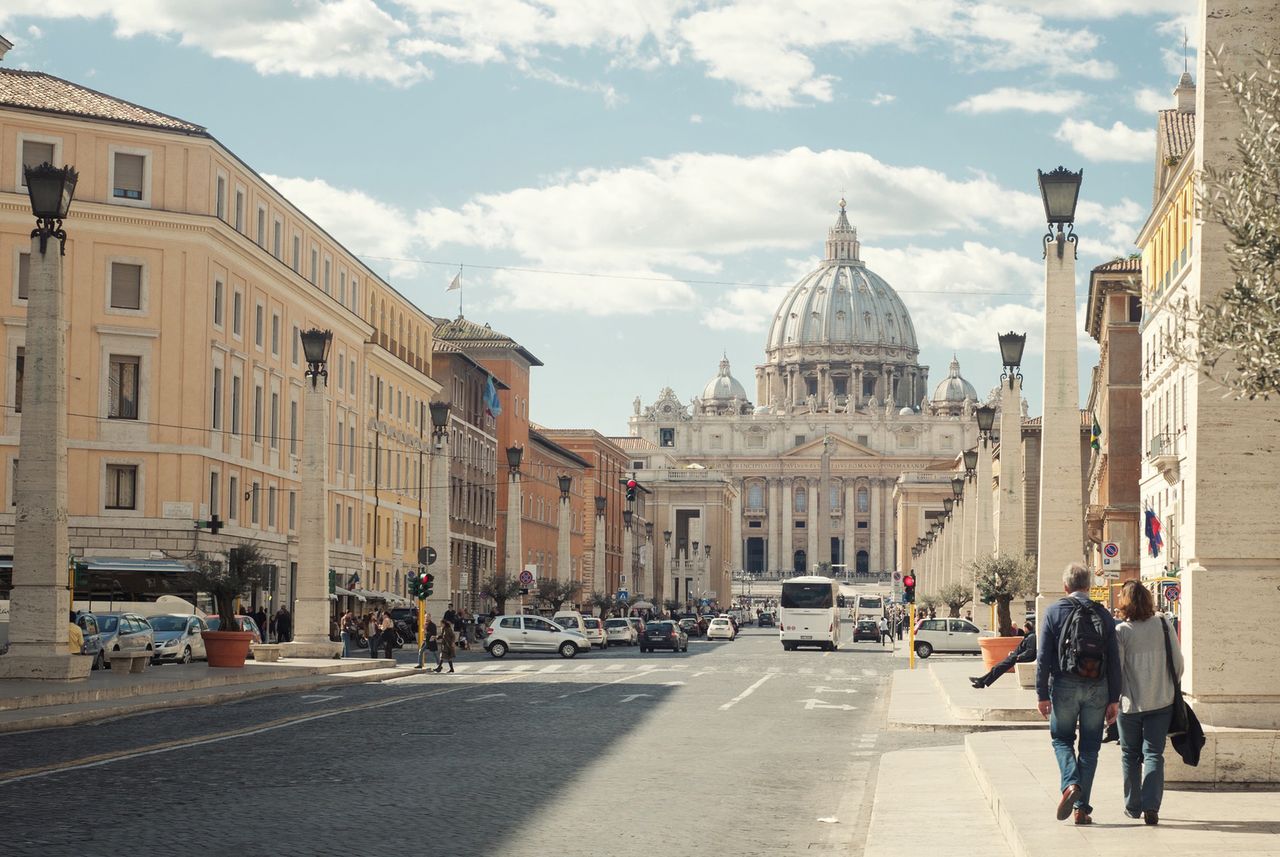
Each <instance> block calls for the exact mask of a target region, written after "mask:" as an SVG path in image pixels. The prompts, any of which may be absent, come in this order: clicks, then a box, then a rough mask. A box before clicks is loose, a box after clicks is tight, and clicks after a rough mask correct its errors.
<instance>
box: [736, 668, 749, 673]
mask: <svg viewBox="0 0 1280 857" xmlns="http://www.w3.org/2000/svg"><path fill="white" fill-rule="evenodd" d="M733 671H734V672H736V673H744V672H746V671H747V668H746V667H734V668H733Z"/></svg>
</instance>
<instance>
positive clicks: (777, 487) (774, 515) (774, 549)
mask: <svg viewBox="0 0 1280 857" xmlns="http://www.w3.org/2000/svg"><path fill="white" fill-rule="evenodd" d="M781 483H782V480H780V479H779V478H778V477H776V476H771V477H769V554H768V556H769V560H768V562H769V564H768V566H766V569H767V570H768V572H769V573H770V574H776V573H777V572H778V570H779V569H781V568H782V563H781V561H780V560H779V557H780V556H781V554H782V521H783V514H782V496H781V495H782V487H781Z"/></svg>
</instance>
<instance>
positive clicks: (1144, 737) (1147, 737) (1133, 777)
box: [1116, 580, 1182, 825]
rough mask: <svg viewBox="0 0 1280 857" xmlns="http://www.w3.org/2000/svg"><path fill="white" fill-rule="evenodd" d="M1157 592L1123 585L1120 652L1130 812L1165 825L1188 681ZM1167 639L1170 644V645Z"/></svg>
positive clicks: (1130, 583) (1126, 806)
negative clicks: (1176, 730)
mask: <svg viewBox="0 0 1280 857" xmlns="http://www.w3.org/2000/svg"><path fill="white" fill-rule="evenodd" d="M1155 609H1156V608H1155V600H1154V599H1153V598H1152V597H1151V592H1150V591H1149V590H1148V589H1147V588H1146V587H1145V586H1143V585H1142V584H1141V583H1139V582H1138V581H1136V580H1129V581H1126V582H1125V584H1124V585H1123V586H1121V587H1120V597H1119V599H1117V603H1116V611H1117V612H1118V613H1119V614H1120V618H1121V619H1122V620H1123V621H1122V622H1120V624H1119V625H1117V626H1116V639H1117V641H1118V644H1119V649H1120V724H1119V725H1120V754H1121V758H1122V760H1123V761H1122V764H1123V766H1124V814H1125V815H1127V816H1129V817H1130V818H1141V819H1143V820H1144V821H1145V822H1146V823H1147V824H1152V825H1154V824H1159V823H1160V801H1161V799H1162V798H1163V797H1164V746H1165V739H1166V738H1167V737H1168V734H1169V722H1170V720H1171V718H1172V717H1173V697H1174V683H1173V682H1174V679H1173V676H1175V675H1176V676H1177V678H1178V680H1179V681H1181V680H1182V650H1181V649H1180V648H1179V647H1178V646H1177V645H1176V640H1177V634H1176V633H1174V632H1173V629H1172V628H1170V627H1169V623H1168V621H1167V620H1166V619H1165V617H1164V616H1163V615H1161V614H1159V613H1157V612H1155ZM1166 641H1168V645H1167V646H1166Z"/></svg>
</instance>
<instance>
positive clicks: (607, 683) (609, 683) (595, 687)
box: [559, 673, 639, 699]
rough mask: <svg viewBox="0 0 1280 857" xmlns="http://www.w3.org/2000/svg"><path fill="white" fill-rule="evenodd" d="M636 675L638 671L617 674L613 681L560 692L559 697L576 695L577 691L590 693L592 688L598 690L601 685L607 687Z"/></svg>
mask: <svg viewBox="0 0 1280 857" xmlns="http://www.w3.org/2000/svg"><path fill="white" fill-rule="evenodd" d="M637 675H639V673H635V674H632V675H622V676H618V677H617V678H615V679H614V680H613V681H606V682H604V683H603V684H593V685H591V687H584V688H583V689H582V690H575V691H572V692H571V693H562V694H560V696H559V698H560V699H564V698H565V697H569V696H576V695H577V694H579V693H590V692H591V691H593V690H599V689H600V688H602V687H608V686H609V685H611V684H617V683H618V682H620V681H626V680H627V679H629V678H635V677H636V676H637Z"/></svg>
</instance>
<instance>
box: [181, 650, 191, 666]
mask: <svg viewBox="0 0 1280 857" xmlns="http://www.w3.org/2000/svg"><path fill="white" fill-rule="evenodd" d="M178 663H180V664H189V663H191V647H190V646H187V647H186V648H185V649H183V650H182V658H181V659H180V660H179V661H178Z"/></svg>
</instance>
